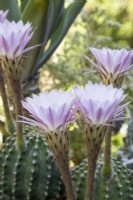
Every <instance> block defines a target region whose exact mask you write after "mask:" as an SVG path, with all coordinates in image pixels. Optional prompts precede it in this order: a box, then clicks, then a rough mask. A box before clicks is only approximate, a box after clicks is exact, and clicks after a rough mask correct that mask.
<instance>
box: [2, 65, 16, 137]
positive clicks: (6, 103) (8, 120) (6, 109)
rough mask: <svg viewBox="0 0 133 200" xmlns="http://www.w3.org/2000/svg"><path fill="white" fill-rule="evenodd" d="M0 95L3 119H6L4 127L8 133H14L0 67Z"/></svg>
mask: <svg viewBox="0 0 133 200" xmlns="http://www.w3.org/2000/svg"><path fill="white" fill-rule="evenodd" d="M0 93H1V98H2V102H3V107H4V112H5V117H6V125H7V129H8V131H9V133H10V134H11V133H14V131H15V126H14V123H13V119H12V116H11V112H10V109H9V104H8V100H7V94H6V88H5V81H4V74H3V70H2V66H1V65H0Z"/></svg>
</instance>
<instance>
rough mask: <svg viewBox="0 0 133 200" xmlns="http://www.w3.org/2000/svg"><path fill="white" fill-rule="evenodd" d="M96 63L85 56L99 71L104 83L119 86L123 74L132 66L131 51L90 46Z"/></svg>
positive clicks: (132, 56)
mask: <svg viewBox="0 0 133 200" xmlns="http://www.w3.org/2000/svg"><path fill="white" fill-rule="evenodd" d="M90 51H91V52H92V54H93V55H94V57H95V59H96V61H97V64H96V63H94V62H93V61H92V60H90V59H89V58H88V57H86V58H87V59H88V60H89V61H90V62H91V63H92V64H93V65H95V66H96V68H97V70H98V71H99V73H100V75H101V77H102V80H103V82H104V84H106V85H108V84H110V83H112V84H114V85H115V86H120V84H121V82H122V80H123V78H124V76H125V75H126V74H127V72H128V71H129V70H130V69H131V68H132V66H133V65H132V64H131V62H132V58H133V52H132V51H127V50H126V49H121V50H118V49H117V50H112V49H108V48H103V49H96V48H90Z"/></svg>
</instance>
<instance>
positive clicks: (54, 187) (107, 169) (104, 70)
mask: <svg viewBox="0 0 133 200" xmlns="http://www.w3.org/2000/svg"><path fill="white" fill-rule="evenodd" d="M40 2H41V1H39V4H38V8H39V6H40V5H44V4H43V3H44V2H43V3H42V4H40ZM51 2H52V1H51ZM77 2H78V1H77ZM45 3H46V4H45V6H46V8H47V6H48V1H47V2H45ZM63 3H64V2H63ZM29 5H30V2H29V4H28V6H29ZM63 5H64V4H63ZM32 8H33V7H32ZM52 8H53V6H52ZM63 8H64V7H63ZM49 10H51V7H50V8H49ZM6 15H7V13H6V12H5V13H4V12H1V13H0V16H3V18H2V17H0V18H1V22H0V25H1V26H0V62H1V66H0V70H1V74H2V76H1V77H0V78H1V80H2V81H1V83H2V84H1V91H2V97H3V98H2V100H3V104H4V105H5V104H6V107H5V109H4V110H5V115H6V120H7V121H8V119H9V118H10V120H9V123H7V125H8V131H9V133H11V134H12V133H13V132H14V129H15V128H16V134H15V137H14V136H13V135H11V136H10V137H9V138H7V141H5V143H4V145H3V147H2V151H1V152H0V153H1V154H0V156H1V157H0V162H1V165H0V168H1V176H0V192H1V196H0V198H1V199H2V200H8V199H9V200H21V199H23V200H26V199H30V200H34V199H36V200H42V199H56V198H57V197H60V191H59V190H60V186H61V187H62V185H63V184H62V182H61V179H60V174H61V178H62V180H63V182H64V185H65V190H66V196H67V199H68V200H75V199H79V200H80V199H84V198H85V199H86V200H93V199H94V200H98V198H100V199H101V200H104V199H111V200H112V199H118V200H119V198H121V199H122V198H123V199H122V200H125V199H126V200H127V198H129V199H132V198H133V196H132V194H133V191H132V189H131V186H132V181H129V180H128V181H127V182H126V184H127V185H128V186H127V187H126V185H125V180H123V179H122V178H125V177H124V176H122V175H121V172H123V174H126V173H127V174H128V173H129V171H125V170H124V168H123V167H122V166H121V167H119V165H118V163H117V162H116V161H115V164H114V162H113V161H111V156H110V155H111V127H112V125H113V123H114V122H116V121H117V120H122V119H125V117H124V116H123V112H124V108H125V107H126V106H127V105H128V103H124V104H122V103H123V101H124V99H125V97H126V95H125V94H124V91H123V90H122V89H121V88H120V87H121V84H122V81H123V78H124V76H125V74H126V72H127V71H128V70H130V69H131V67H132V65H131V60H132V52H131V51H126V50H124V49H122V50H113V51H112V50H109V49H103V50H96V49H94V48H91V51H92V53H93V54H94V56H95V57H96V60H97V62H98V65H96V64H94V65H96V67H97V70H98V71H99V73H100V75H101V78H102V82H103V83H100V84H93V83H91V82H89V83H88V84H86V85H85V88H84V89H83V88H81V87H80V86H77V87H75V88H74V90H73V91H72V90H71V91H62V90H61V89H60V90H58V91H50V92H42V93H40V94H39V95H33V96H32V97H27V98H26V101H21V98H22V82H21V80H22V77H23V70H22V67H24V66H23V65H22V62H23V60H24V54H25V53H26V52H27V51H29V50H32V49H33V48H34V47H36V46H38V45H36V46H34V45H30V46H31V47H29V48H28V47H27V44H28V43H29V41H30V40H31V39H32V35H33V33H32V27H31V24H30V23H28V22H27V23H26V24H24V23H23V22H22V21H18V22H9V21H8V20H7V19H6ZM52 25H53V23H52ZM46 27H47V26H46ZM6 29H9V31H8V33H7V34H6V31H7V30H6ZM48 32H52V31H51V30H50V31H48ZM48 32H46V33H47V34H48ZM44 38H45V39H46V41H47V39H48V36H46V35H45V37H44ZM31 43H32V42H31ZM31 43H30V44H31ZM12 46H13V47H12ZM39 54H41V50H40V51H39ZM89 60H90V59H89ZM34 64H36V62H35V63H34ZM3 71H4V74H5V77H6V79H7V80H8V81H7V84H8V85H9V86H10V88H11V91H12V94H13V95H12V98H13V100H14V105H15V114H16V126H14V123H13V122H12V115H11V113H10V109H9V106H8V100H7V95H6V87H5V83H4V75H3ZM103 84H105V85H103ZM116 87H117V88H116ZM3 88H4V90H2V89H3ZM7 88H8V87H7ZM21 103H22V104H21ZM22 106H23V107H24V108H25V109H26V110H27V111H28V112H29V113H30V116H24V115H23V108H22ZM20 117H21V118H22V119H23V120H21V121H20ZM76 119H79V120H80V121H82V122H83V130H84V131H83V134H84V137H85V143H86V151H87V167H86V169H84V172H85V173H84V174H83V175H82V178H84V175H85V177H86V178H85V179H84V180H83V183H81V184H83V185H84V189H83V190H82V192H81V193H82V194H81V193H80V192H77V194H76V192H75V189H76V191H78V190H79V188H77V185H78V184H80V183H79V182H78V179H76V181H77V182H75V180H74V184H73V180H72V176H71V173H70V167H69V134H70V127H71V126H72V125H73V123H74V122H75V121H76ZM22 122H24V123H27V124H30V125H32V126H38V127H39V128H40V129H42V132H39V131H37V132H36V131H33V133H28V134H27V135H26V134H24V133H25V131H24V128H23V125H22ZM10 126H12V128H10ZM10 131H11V132H10ZM44 137H45V138H46V140H47V143H48V145H49V147H50V150H51V152H52V153H53V155H54V158H55V160H54V158H53V156H51V154H49V150H48V147H47V143H46V142H45V139H44ZM104 138H106V139H107V140H105V154H104V162H103V164H101V163H100V164H99V163H98V164H97V161H98V156H99V152H100V148H101V145H102V142H103V140H104ZM55 161H56V163H57V166H58V168H59V171H60V174H59V171H58V170H57V169H56V166H55ZM81 165H82V164H81ZM84 166H85V164H84ZM77 169H78V167H77ZM77 169H76V171H75V174H76V175H77ZM86 170H87V173H86ZM97 171H98V174H97ZM75 174H73V177H76V175H75ZM86 175H87V176H86ZM53 177H54V178H53ZM99 177H100V178H99ZM127 178H128V179H130V178H131V177H130V176H128V175H127ZM81 182H82V180H81ZM113 183H114V184H113ZM74 185H75V188H74ZM129 185H130V186H129ZM37 186H38V187H37ZM122 186H123V187H124V186H125V190H124V189H123V190H122ZM63 191H64V190H63ZM83 191H84V192H83ZM95 191H96V195H95ZM122 191H123V192H124V195H123V194H122ZM63 193H65V192H63Z"/></svg>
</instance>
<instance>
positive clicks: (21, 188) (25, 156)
mask: <svg viewBox="0 0 133 200" xmlns="http://www.w3.org/2000/svg"><path fill="white" fill-rule="evenodd" d="M24 138H25V141H26V147H25V150H24V151H23V152H21V153H20V152H18V151H17V149H16V139H15V136H10V137H8V138H7V140H6V142H5V144H4V146H3V148H2V151H1V152H0V200H28V199H29V200H45V199H47V200H50V199H56V198H58V197H59V196H60V190H61V187H62V182H61V179H60V173H59V171H58V169H57V167H56V164H55V161H54V159H53V155H52V154H51V152H50V151H49V149H48V146H47V143H46V141H45V138H44V137H43V135H40V134H27V135H25V136H24Z"/></svg>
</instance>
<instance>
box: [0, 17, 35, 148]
mask: <svg viewBox="0 0 133 200" xmlns="http://www.w3.org/2000/svg"><path fill="white" fill-rule="evenodd" d="M32 35H33V32H32V26H31V24H30V23H29V22H27V23H26V24H23V22H22V21H21V20H20V21H18V22H14V21H12V22H9V21H8V20H5V21H4V22H3V23H0V62H1V65H2V68H3V71H4V73H5V76H6V79H7V84H8V87H7V88H8V89H10V91H11V93H12V96H13V98H14V104H15V111H16V120H17V121H18V120H19V118H18V115H22V105H21V102H20V100H21V74H22V65H21V64H22V56H23V54H25V53H26V52H27V51H29V50H31V49H33V48H34V47H35V46H34V47H29V48H26V45H27V44H28V42H29V41H30V39H31V38H32ZM16 132H17V144H18V147H19V149H22V148H23V147H24V141H23V134H22V132H23V127H22V123H17V124H16Z"/></svg>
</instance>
